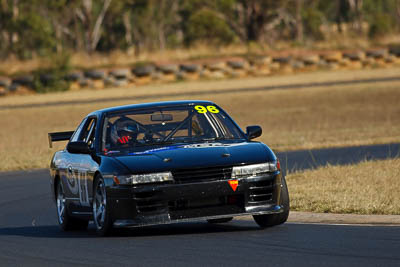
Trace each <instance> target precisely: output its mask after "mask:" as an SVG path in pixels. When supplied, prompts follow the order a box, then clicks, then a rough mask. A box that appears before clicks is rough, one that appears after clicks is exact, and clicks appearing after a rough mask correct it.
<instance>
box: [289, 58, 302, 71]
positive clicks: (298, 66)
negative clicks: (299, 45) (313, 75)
mask: <svg viewBox="0 0 400 267" xmlns="http://www.w3.org/2000/svg"><path fill="white" fill-rule="evenodd" d="M291 65H292V68H293V70H302V69H304V67H305V64H304V62H303V61H299V60H295V61H293V62H292V64H291Z"/></svg>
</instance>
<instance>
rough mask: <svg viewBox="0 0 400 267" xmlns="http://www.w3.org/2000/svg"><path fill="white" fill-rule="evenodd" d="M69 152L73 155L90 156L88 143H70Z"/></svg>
mask: <svg viewBox="0 0 400 267" xmlns="http://www.w3.org/2000/svg"><path fill="white" fill-rule="evenodd" d="M67 151H68V152H69V153H73V154H90V149H89V146H88V144H87V143H86V142H82V141H78V142H69V143H68V145H67Z"/></svg>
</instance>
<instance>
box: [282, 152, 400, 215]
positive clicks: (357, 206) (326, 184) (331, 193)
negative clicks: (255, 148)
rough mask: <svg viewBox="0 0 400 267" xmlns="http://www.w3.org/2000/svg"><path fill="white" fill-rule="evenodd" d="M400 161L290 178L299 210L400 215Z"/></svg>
mask: <svg viewBox="0 0 400 267" xmlns="http://www.w3.org/2000/svg"><path fill="white" fill-rule="evenodd" d="M399 177H400V159H393V160H384V161H366V162H362V163H359V164H356V165H347V166H326V167H321V168H318V169H315V170H310V171H304V172H298V173H292V174H289V175H288V176H287V183H288V187H289V192H290V197H291V208H292V210H297V211H312V212H332V213H357V214H393V215H395V214H396V215H399V214H400V194H399V191H400V179H399Z"/></svg>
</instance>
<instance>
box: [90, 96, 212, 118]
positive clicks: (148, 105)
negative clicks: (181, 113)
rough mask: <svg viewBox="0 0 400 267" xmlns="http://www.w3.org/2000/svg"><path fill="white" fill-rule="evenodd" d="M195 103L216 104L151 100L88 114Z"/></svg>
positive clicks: (202, 102)
mask: <svg viewBox="0 0 400 267" xmlns="http://www.w3.org/2000/svg"><path fill="white" fill-rule="evenodd" d="M194 104H203V105H209V104H211V105H214V103H213V102H211V101H205V100H180V101H163V102H151V103H141V104H132V105H124V106H116V107H110V108H105V109H100V110H96V111H94V112H92V113H90V114H89V115H88V116H92V115H99V114H101V113H113V112H118V111H128V110H132V109H143V108H153V107H170V106H179V105H194Z"/></svg>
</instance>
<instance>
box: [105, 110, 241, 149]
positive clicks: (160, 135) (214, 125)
mask: <svg viewBox="0 0 400 267" xmlns="http://www.w3.org/2000/svg"><path fill="white" fill-rule="evenodd" d="M103 136H104V137H105V138H102V142H103V144H102V149H103V150H114V149H118V150H121V149H123V148H135V147H140V146H148V145H161V144H175V143H195V142H206V141H214V140H234V139H243V138H244V137H243V135H242V133H241V131H240V130H239V129H238V127H237V126H236V125H235V124H234V123H233V122H232V120H231V119H230V118H229V117H228V116H227V115H226V114H225V113H224V112H223V111H222V110H220V109H219V108H218V107H216V106H214V105H185V106H176V107H165V108H151V109H140V110H132V111H129V112H126V111H124V112H123V113H122V112H121V113H113V114H109V115H108V116H106V118H105V123H104V129H103Z"/></svg>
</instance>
